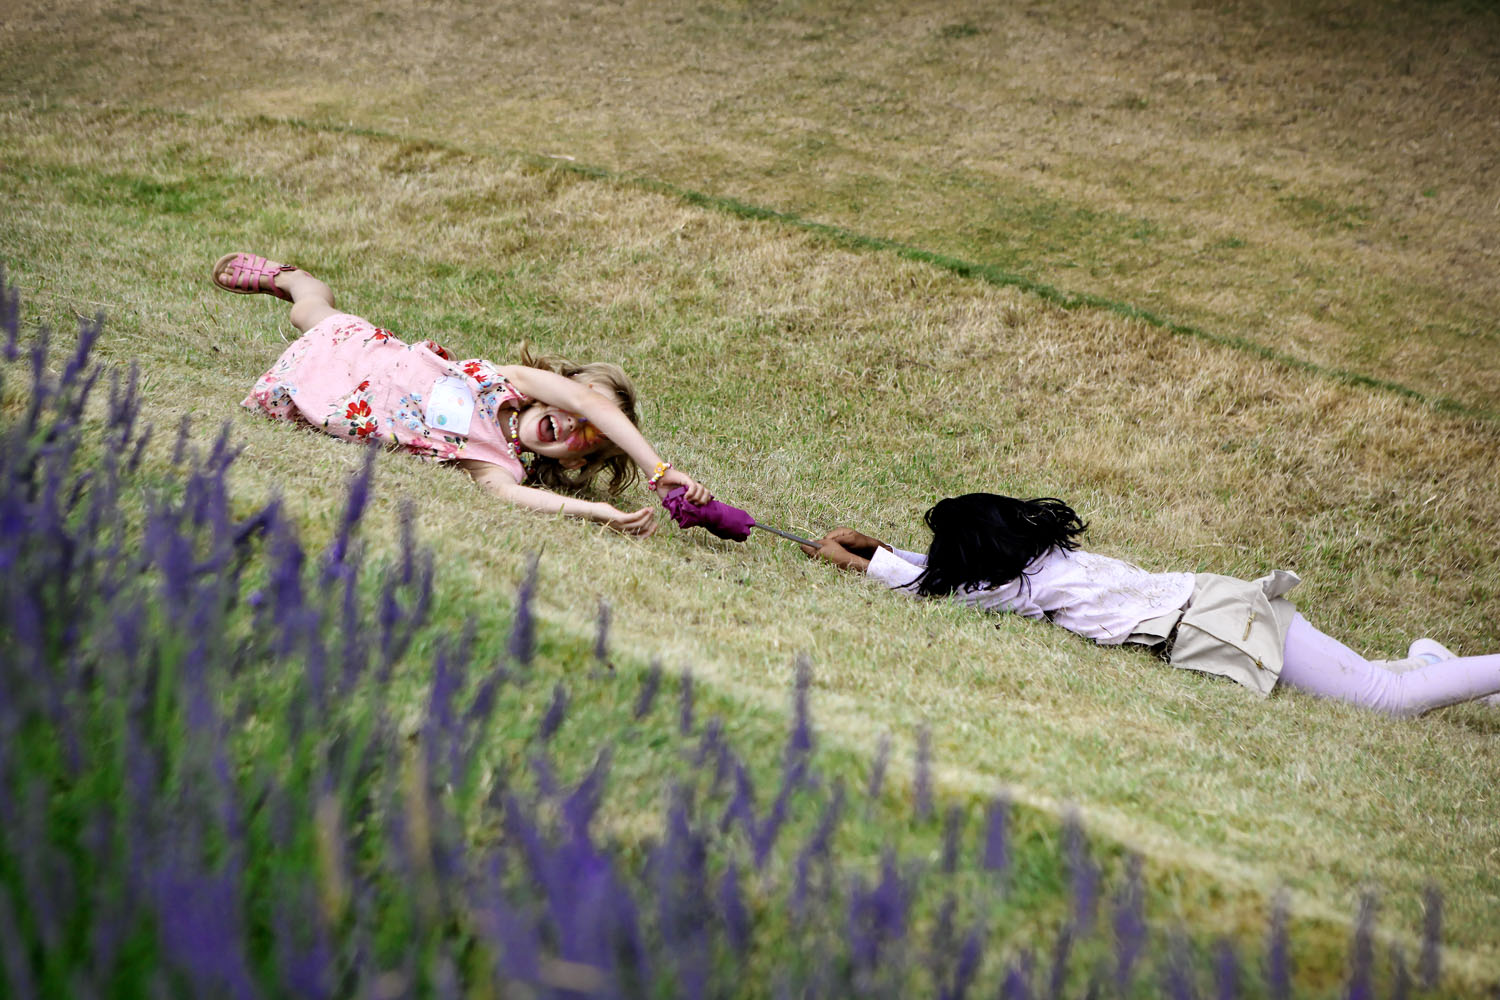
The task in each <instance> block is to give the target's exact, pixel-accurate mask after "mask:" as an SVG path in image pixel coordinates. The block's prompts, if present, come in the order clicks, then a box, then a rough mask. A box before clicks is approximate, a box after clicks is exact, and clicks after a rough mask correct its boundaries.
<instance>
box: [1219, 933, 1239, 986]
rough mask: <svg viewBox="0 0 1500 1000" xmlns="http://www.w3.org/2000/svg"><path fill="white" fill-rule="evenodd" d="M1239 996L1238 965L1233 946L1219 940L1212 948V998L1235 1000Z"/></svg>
mask: <svg viewBox="0 0 1500 1000" xmlns="http://www.w3.org/2000/svg"><path fill="white" fill-rule="evenodd" d="M1239 995H1240V963H1239V960H1238V959H1237V958H1235V956H1234V945H1232V944H1230V943H1229V942H1228V941H1226V940H1224V939H1222V938H1221V939H1220V940H1219V942H1218V944H1216V945H1215V946H1214V996H1215V998H1216V1000H1235V998H1236V997H1238V996H1239Z"/></svg>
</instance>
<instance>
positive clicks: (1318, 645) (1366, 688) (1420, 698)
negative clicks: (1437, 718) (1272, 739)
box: [1281, 614, 1500, 715]
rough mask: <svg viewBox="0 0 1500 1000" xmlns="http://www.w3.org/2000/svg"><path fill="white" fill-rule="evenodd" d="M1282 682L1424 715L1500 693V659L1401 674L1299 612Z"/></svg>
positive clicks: (1468, 659)
mask: <svg viewBox="0 0 1500 1000" xmlns="http://www.w3.org/2000/svg"><path fill="white" fill-rule="evenodd" d="M1281 680H1282V681H1283V682H1284V683H1286V684H1288V685H1290V686H1291V687H1294V688H1297V689H1298V690H1301V691H1307V692H1309V693H1311V694H1316V695H1321V696H1322V697H1324V698H1334V699H1337V700H1339V701H1348V702H1353V703H1354V704H1356V705H1362V706H1364V707H1365V708H1372V709H1374V710H1375V711H1377V712H1384V713H1386V714H1387V715H1421V714H1422V713H1423V712H1425V711H1427V710H1428V709H1431V708H1439V707H1441V706H1443V705H1452V704H1455V703H1457V702H1460V701H1469V700H1470V699H1472V698H1481V697H1484V696H1485V695H1489V694H1495V693H1496V692H1500V655H1492V656H1463V657H1459V658H1457V659H1453V660H1442V661H1439V662H1437V663H1432V664H1429V665H1427V666H1424V667H1418V668H1417V669H1415V670H1412V671H1409V672H1407V673H1396V672H1395V671H1392V670H1387V669H1386V668H1385V667H1382V666H1380V665H1379V664H1378V663H1371V662H1370V661H1369V660H1366V659H1365V658H1364V657H1363V656H1360V655H1359V654H1358V653H1356V652H1355V651H1354V650H1352V649H1350V648H1349V647H1348V646H1346V645H1344V644H1343V643H1342V642H1339V641H1338V640H1337V639H1334V638H1332V637H1330V636H1326V635H1324V634H1323V633H1322V632H1319V631H1318V630H1317V629H1315V628H1313V627H1312V626H1311V625H1309V624H1308V622H1307V619H1306V618H1303V617H1302V616H1301V615H1300V614H1299V615H1297V616H1296V617H1295V618H1293V619H1292V627H1291V628H1290V629H1288V630H1287V633H1286V660H1285V663H1284V664H1283V665H1282V668H1281Z"/></svg>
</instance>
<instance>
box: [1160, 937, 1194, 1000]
mask: <svg viewBox="0 0 1500 1000" xmlns="http://www.w3.org/2000/svg"><path fill="white" fill-rule="evenodd" d="M1164 976H1165V980H1166V981H1165V982H1164V983H1163V985H1164V986H1165V989H1166V996H1167V997H1168V998H1169V1000H1198V985H1197V983H1196V982H1194V979H1193V961H1192V955H1191V953H1190V951H1189V950H1188V942H1187V939H1186V938H1183V937H1181V936H1180V935H1179V936H1176V937H1174V938H1173V940H1172V943H1171V945H1170V946H1169V949H1168V957H1167V967H1166V970H1165V972H1164Z"/></svg>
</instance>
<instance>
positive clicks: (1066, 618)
mask: <svg viewBox="0 0 1500 1000" xmlns="http://www.w3.org/2000/svg"><path fill="white" fill-rule="evenodd" d="M926 565H927V557H926V556H924V555H922V554H921V553H918V552H904V551H902V550H901V549H895V550H894V551H887V550H886V549H876V550H875V556H874V558H873V559H871V560H870V566H869V568H868V569H867V570H866V571H865V572H866V573H867V574H868V575H870V576H872V577H874V578H875V579H877V580H879V581H880V582H881V583H883V584H885V585H886V586H887V587H890V588H892V589H893V590H900V591H903V592H905V593H908V594H915V593H916V588H915V587H914V586H913V584H915V582H916V579H917V577H918V576H920V575H921V574H922V570H923V568H924V567H925V566H926ZM1192 593H1193V574H1191V573H1148V572H1146V571H1145V570H1143V569H1141V568H1140V567H1139V566H1135V565H1133V564H1131V563H1128V562H1125V561H1124V560H1122V559H1111V558H1110V557H1109V556H1101V555H1096V554H1094V553H1092V552H1083V551H1081V550H1074V551H1071V552H1070V551H1067V550H1065V549H1052V550H1050V551H1048V552H1045V553H1043V554H1042V555H1040V556H1038V557H1037V558H1035V559H1033V560H1032V561H1031V564H1030V565H1028V566H1027V567H1026V575H1025V579H1024V580H1023V579H1020V578H1018V579H1015V580H1011V581H1009V582H1008V583H1003V584H1000V585H999V586H991V585H988V584H987V585H984V586H981V587H979V588H977V589H975V590H967V591H966V590H964V589H963V588H962V587H960V588H959V589H958V590H956V591H954V593H953V595H952V596H953V600H956V601H958V602H960V603H962V604H972V605H974V606H975V607H978V608H984V609H986V610H992V611H1013V612H1015V613H1016V614H1018V615H1024V616H1026V617H1027V618H1048V619H1051V620H1052V621H1053V622H1055V623H1056V624H1058V625H1061V626H1062V627H1063V628H1065V629H1067V630H1068V631H1069V632H1077V633H1078V634H1079V635H1081V636H1084V637H1086V638H1089V639H1093V640H1094V641H1095V642H1097V643H1100V644H1102V645H1105V646H1113V645H1117V644H1119V643H1122V642H1124V641H1125V640H1126V639H1128V638H1129V637H1130V634H1131V633H1132V632H1134V631H1135V627H1136V626H1137V625H1139V624H1140V623H1141V622H1143V621H1146V620H1147V619H1150V618H1157V617H1160V616H1161V615H1165V614H1168V613H1170V612H1173V611H1179V610H1181V609H1182V607H1183V605H1185V604H1187V600H1188V598H1189V597H1190V596H1192Z"/></svg>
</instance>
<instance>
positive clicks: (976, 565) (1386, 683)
mask: <svg viewBox="0 0 1500 1000" xmlns="http://www.w3.org/2000/svg"><path fill="white" fill-rule="evenodd" d="M926 521H927V526H928V527H929V528H931V529H932V543H931V545H930V546H929V548H928V550H927V554H926V555H925V556H924V555H920V554H918V553H915V552H903V551H902V550H900V549H893V548H892V547H891V546H889V545H887V544H886V543H885V542H882V541H879V540H877V539H874V538H871V537H870V536H869V535H865V534H862V533H861V532H858V531H855V530H854V529H852V528H835V529H834V530H833V531H830V532H829V533H828V534H827V535H825V536H824V537H823V539H822V540H821V541H820V542H818V544H817V545H816V546H806V545H804V546H803V547H802V548H803V551H804V552H806V553H807V554H808V555H809V556H811V557H814V558H821V559H825V560H827V561H828V562H831V563H833V564H834V565H835V566H838V567H840V568H843V569H849V570H856V571H859V572H863V573H865V574H867V575H869V576H871V577H873V578H874V579H876V580H879V581H880V582H881V583H883V584H885V585H886V586H887V587H890V588H892V589H894V590H899V591H901V592H902V593H906V594H913V595H917V596H922V597H950V598H952V599H953V600H956V601H959V602H960V603H963V604H972V605H974V606H975V607H978V608H985V609H989V610H995V611H1013V612H1015V613H1017V614H1021V615H1024V616H1026V617H1028V618H1045V619H1048V620H1050V621H1052V622H1054V623H1056V624H1058V625H1061V626H1062V627H1063V628H1065V629H1067V630H1068V631H1070V632H1076V633H1078V634H1079V635H1082V636H1086V637H1087V638H1090V639H1093V640H1094V641H1095V642H1098V643H1099V644H1101V645H1106V646H1109V645H1118V644H1120V643H1126V642H1131V643H1139V644H1141V645H1144V646H1148V647H1150V648H1152V649H1154V650H1156V651H1157V652H1158V653H1159V654H1160V655H1161V656H1162V657H1163V658H1165V659H1166V661H1167V662H1168V663H1170V664H1171V665H1172V666H1174V667H1185V668H1187V669H1191V670H1202V671H1206V672H1208V673H1212V674H1220V675H1223V676H1226V677H1229V678H1231V679H1232V680H1235V681H1237V682H1239V683H1240V684H1243V685H1244V686H1245V687H1247V688H1249V689H1250V690H1252V691H1255V692H1257V693H1259V694H1260V695H1262V696H1265V695H1269V694H1270V693H1271V690H1272V689H1273V688H1274V687H1276V685H1277V683H1278V682H1279V683H1282V684H1285V685H1287V686H1289V687H1293V688H1297V689H1299V690H1302V691H1307V692H1309V693H1311V694H1315V695H1320V696H1322V697H1325V698H1334V699H1337V700H1339V701H1347V702H1350V703H1352V704H1355V705H1360V706H1363V707H1365V708H1370V709H1374V710H1375V711H1377V712H1384V713H1386V714H1388V715H1420V714H1421V713H1423V712H1425V711H1427V710H1428V709H1432V708H1437V707H1439V706H1442V705H1452V704H1454V703H1456V702H1460V701H1468V700H1470V699H1473V698H1481V697H1484V696H1486V695H1493V694H1495V693H1496V692H1500V655H1496V656H1469V657H1463V658H1456V657H1454V655H1453V654H1452V653H1450V652H1449V651H1448V650H1446V649H1444V648H1443V647H1442V646H1440V645H1439V644H1438V643H1436V642H1434V641H1433V640H1431V639H1418V640H1416V641H1415V642H1413V643H1412V644H1411V649H1410V650H1409V652H1408V658H1407V659H1406V660H1402V661H1397V662H1393V663H1383V662H1380V661H1375V662H1371V661H1369V660H1366V659H1365V658H1364V657H1362V656H1360V655H1359V654H1358V653H1356V652H1354V650H1352V649H1350V648H1349V647H1348V646H1345V645H1344V644H1343V643H1341V642H1339V641H1338V640H1337V639H1333V638H1330V637H1329V636H1326V635H1324V634H1323V633H1322V632H1319V631H1318V630H1317V629H1315V628H1313V627H1312V626H1311V625H1309V624H1308V622H1307V619H1305V618H1303V617H1302V616H1301V615H1300V614H1298V613H1297V609H1296V608H1294V607H1293V606H1292V604H1291V602H1290V601H1288V600H1287V599H1286V598H1285V597H1284V596H1283V595H1284V594H1286V592H1287V591H1289V590H1291V589H1292V588H1293V587H1295V586H1297V584H1299V583H1300V582H1301V581H1300V580H1299V579H1298V578H1297V576H1296V574H1294V573H1289V572H1287V571H1286V570H1277V571H1275V572H1273V573H1271V574H1270V575H1269V576H1265V577H1262V578H1261V579H1259V580H1256V581H1254V582H1246V581H1244V580H1238V579H1235V578H1234V577H1228V576H1219V575H1217V574H1213V573H1148V572H1146V571H1145V570H1143V569H1140V568H1139V567H1136V566H1133V565H1131V564H1130V563H1127V562H1122V561H1121V560H1119V559H1111V558H1109V557H1108V556H1101V555H1095V554H1094V553H1092V552H1085V551H1083V550H1082V549H1080V548H1079V547H1078V541H1077V539H1078V536H1080V535H1082V534H1083V532H1084V529H1085V527H1086V525H1085V524H1084V523H1083V521H1081V520H1079V517H1078V515H1077V514H1076V513H1075V512H1074V511H1073V508H1071V507H1069V506H1068V505H1067V504H1065V503H1063V501H1061V500H1057V499H1054V498H1051V497H1044V498H1041V499H1037V500H1017V499H1015V498H1013V497H1005V496H997V495H995V494H993V493H970V494H967V495H965V496H961V497H950V498H949V499H946V500H940V501H938V503H936V504H935V505H934V506H933V507H932V508H931V509H930V510H928V511H927V514H926ZM1403 670H1404V671H1406V672H1402V671H1403Z"/></svg>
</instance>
